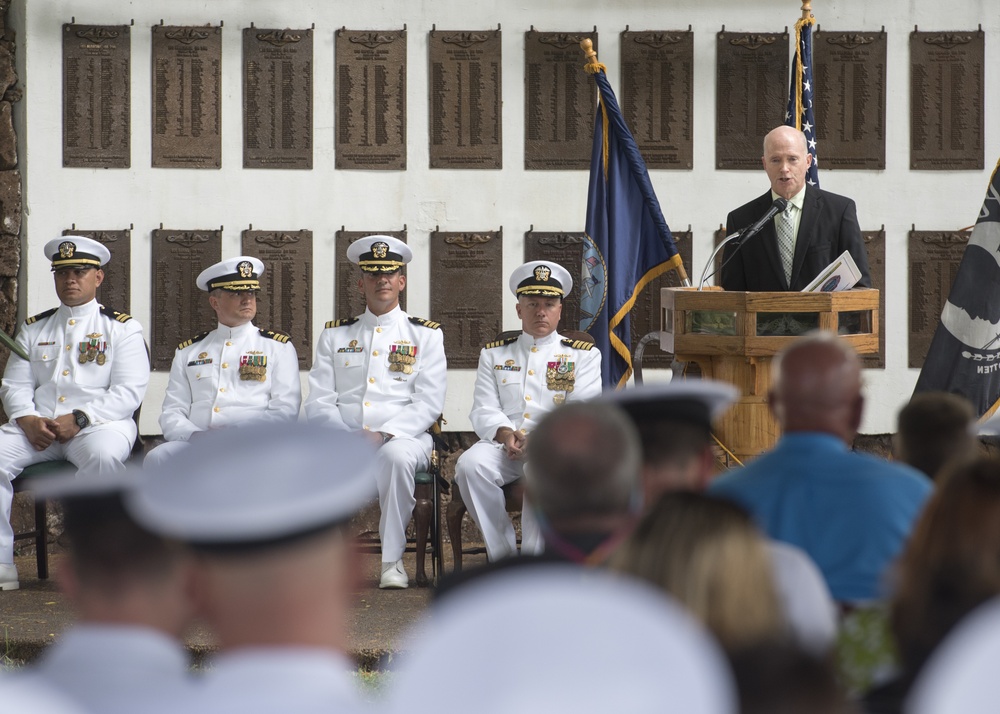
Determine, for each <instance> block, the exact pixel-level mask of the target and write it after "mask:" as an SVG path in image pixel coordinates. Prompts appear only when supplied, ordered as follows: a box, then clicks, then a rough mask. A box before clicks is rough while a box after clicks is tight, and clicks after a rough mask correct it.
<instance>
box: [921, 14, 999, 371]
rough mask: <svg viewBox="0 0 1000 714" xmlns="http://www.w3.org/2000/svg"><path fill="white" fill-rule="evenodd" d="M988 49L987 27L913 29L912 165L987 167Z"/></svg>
mask: <svg viewBox="0 0 1000 714" xmlns="http://www.w3.org/2000/svg"><path fill="white" fill-rule="evenodd" d="M984 47H985V38H984V34H983V30H982V28H980V29H979V30H978V31H977V30H972V31H969V32H911V33H910V168H911V169H928V170H938V171H949V170H961V169H972V170H982V168H983V124H984V123H985V121H984V117H983V112H984V102H983V99H984V94H983V87H984V84H983V82H984V77H985V74H986V72H985V54H984ZM921 354H922V353H921ZM910 355H911V358H912V355H913V352H912V348H911V351H910ZM911 361H912V360H911Z"/></svg>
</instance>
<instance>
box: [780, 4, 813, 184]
mask: <svg viewBox="0 0 1000 714" xmlns="http://www.w3.org/2000/svg"><path fill="white" fill-rule="evenodd" d="M815 24H816V18H815V17H813V16H812V15H809V17H807V18H802V19H800V20H799V21H798V22H796V23H795V61H794V62H793V63H792V86H791V88H790V89H789V90H788V109H786V110H785V124H787V125H788V126H794V127H795V128H796V129H799V130H800V131H801V132H802V133H803V134H805V135H806V144H807V145H808V146H809V153H810V154H812V157H813V158H812V165H811V166H810V167H809V171H808V172H807V173H806V183H808V184H809V185H810V186H815V187H816V188H819V158H818V157H817V156H816V119H815V116H814V115H813V73H812V57H813V47H812V26H813V25H815Z"/></svg>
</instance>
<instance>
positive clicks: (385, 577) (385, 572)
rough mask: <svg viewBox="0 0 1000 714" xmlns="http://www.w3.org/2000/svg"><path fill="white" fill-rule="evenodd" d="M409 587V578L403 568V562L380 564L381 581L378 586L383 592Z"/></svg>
mask: <svg viewBox="0 0 1000 714" xmlns="http://www.w3.org/2000/svg"><path fill="white" fill-rule="evenodd" d="M409 585H410V578H409V576H408V575H407V574H406V568H404V567H403V561H402V560H397V561H396V562H395V563H382V579H381V580H380V581H379V584H378V586H379V587H380V588H382V589H383V590H402V589H404V588H406V587H408V586H409Z"/></svg>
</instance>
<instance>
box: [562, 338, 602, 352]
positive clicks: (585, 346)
mask: <svg viewBox="0 0 1000 714" xmlns="http://www.w3.org/2000/svg"><path fill="white" fill-rule="evenodd" d="M561 342H562V344H564V345H566V346H567V347H572V348H573V349H574V350H583V351H584V352H586V351H588V350H592V349H594V343H593V342H587V341H586V340H570V339H565V340H561Z"/></svg>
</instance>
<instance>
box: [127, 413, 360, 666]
mask: <svg viewBox="0 0 1000 714" xmlns="http://www.w3.org/2000/svg"><path fill="white" fill-rule="evenodd" d="M373 462H374V453H373V451H372V449H371V447H369V446H368V445H367V444H366V442H365V440H363V439H361V438H360V437H359V436H357V435H355V434H350V433H347V432H342V431H332V430H330V429H328V428H324V427H320V426H317V425H309V424H278V423H268V424H262V423H258V424H251V425H248V426H244V427H240V428H238V429H224V430H219V431H215V432H210V433H207V434H206V436H205V437H204V438H203V439H201V440H199V441H197V442H195V443H192V445H191V446H190V447H189V448H188V449H185V450H184V451H183V452H180V453H179V454H177V455H176V456H175V457H174V458H173V459H172V460H170V461H169V462H167V463H164V464H163V465H162V466H157V467H155V468H153V469H149V470H147V472H146V473H145V474H144V477H143V478H142V479H141V480H140V482H139V484H138V485H137V487H136V488H135V489H134V490H133V492H132V493H131V494H130V497H129V498H128V500H127V502H126V503H127V506H128V507H129V509H130V511H131V512H132V514H133V516H134V517H135V518H136V519H137V520H138V521H140V522H141V523H142V524H143V525H144V526H146V527H147V528H149V529H151V530H153V531H155V532H158V533H160V534H162V535H164V536H168V537H171V538H175V539H177V540H180V541H183V542H184V543H186V544H188V545H189V546H190V547H191V548H192V549H193V550H194V551H195V554H196V556H195V563H194V567H193V578H192V579H193V585H192V589H193V593H194V598H195V603H196V606H197V608H198V610H199V612H200V613H201V614H202V615H203V616H204V617H205V619H206V621H207V622H208V623H209V625H210V626H211V627H212V629H213V630H214V631H215V634H216V636H217V638H218V639H219V641H220V645H221V646H222V647H223V648H224V649H232V648H235V647H240V646H259V645H264V646H268V645H282V644H297V645H311V646H318V647H327V648H333V649H341V650H343V649H345V648H346V646H347V643H346V634H347V618H348V615H349V612H350V608H351V606H352V604H353V597H354V592H355V586H356V583H357V580H358V572H357V570H358V562H357V556H356V554H355V552H354V550H353V548H352V546H351V543H350V539H349V538H348V537H347V535H346V533H345V530H346V529H345V528H344V527H343V526H344V525H345V524H346V523H347V521H348V520H349V519H350V518H351V517H352V516H353V515H354V514H355V513H356V512H357V511H358V510H360V509H361V508H362V507H363V506H365V505H366V504H367V503H369V502H370V501H371V500H372V499H373V498H374V496H375V482H374V478H373V477H372V474H371V467H372V464H373Z"/></svg>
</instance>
